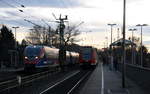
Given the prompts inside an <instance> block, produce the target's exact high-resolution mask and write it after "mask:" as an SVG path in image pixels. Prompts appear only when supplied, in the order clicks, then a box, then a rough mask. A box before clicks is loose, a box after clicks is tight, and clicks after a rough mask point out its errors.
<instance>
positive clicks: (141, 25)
mask: <svg viewBox="0 0 150 94" xmlns="http://www.w3.org/2000/svg"><path fill="white" fill-rule="evenodd" d="M142 27H143V26H142V25H141V66H143V52H142V45H143V43H142V40H143V39H142Z"/></svg>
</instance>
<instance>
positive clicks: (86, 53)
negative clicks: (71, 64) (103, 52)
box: [82, 48, 92, 60]
mask: <svg viewBox="0 0 150 94" xmlns="http://www.w3.org/2000/svg"><path fill="white" fill-rule="evenodd" d="M91 53H92V49H91V48H85V49H84V50H83V51H82V55H83V59H84V60H89V59H91V56H92V54H91Z"/></svg>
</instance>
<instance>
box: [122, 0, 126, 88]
mask: <svg viewBox="0 0 150 94" xmlns="http://www.w3.org/2000/svg"><path fill="white" fill-rule="evenodd" d="M125 30H126V0H124V2H123V64H122V87H123V88H125V62H126V51H125V34H126V33H125Z"/></svg>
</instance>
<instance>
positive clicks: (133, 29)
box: [129, 28, 137, 64]
mask: <svg viewBox="0 0 150 94" xmlns="http://www.w3.org/2000/svg"><path fill="white" fill-rule="evenodd" d="M136 30H137V29H135V28H132V29H129V31H132V44H131V47H132V48H131V49H132V64H134V51H133V50H134V45H133V43H134V39H133V33H134V31H136Z"/></svg>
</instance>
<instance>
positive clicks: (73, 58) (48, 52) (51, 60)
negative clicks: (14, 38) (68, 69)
mask: <svg viewBox="0 0 150 94" xmlns="http://www.w3.org/2000/svg"><path fill="white" fill-rule="evenodd" d="M78 58H79V54H78V53H76V52H69V51H66V62H65V65H69V64H76V63H78V60H79V59H78ZM24 64H25V69H31V68H42V67H58V66H59V49H57V48H52V47H48V46H37V45H36V46H27V47H26V48H25V50H24Z"/></svg>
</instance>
